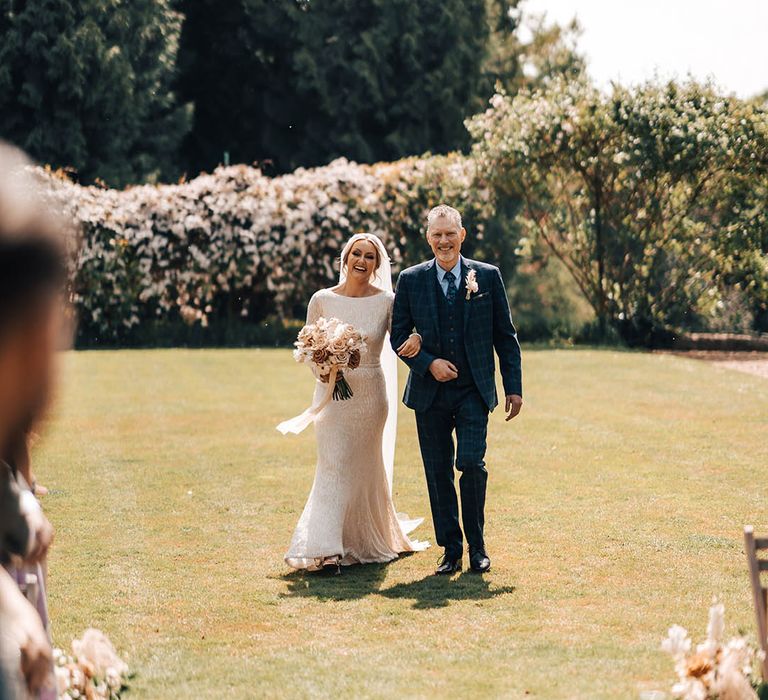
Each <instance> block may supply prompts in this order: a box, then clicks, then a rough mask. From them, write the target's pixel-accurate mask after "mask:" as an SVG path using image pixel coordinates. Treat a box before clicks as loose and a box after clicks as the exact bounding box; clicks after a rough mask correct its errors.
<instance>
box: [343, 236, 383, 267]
mask: <svg viewBox="0 0 768 700" xmlns="http://www.w3.org/2000/svg"><path fill="white" fill-rule="evenodd" d="M360 241H369V242H370V243H371V244H373V249H374V250H375V251H376V267H375V268H374V269H373V275H375V274H376V271H377V270H378V269H379V268H380V267H381V252H380V251H379V245H380V244H381V242H380V241H379V239H378V238H377V237H376V236H374V235H373V234H372V233H356V234H355V235H354V236H352V238H350V239H349V240H348V241H347V244H346V245H345V246H344V249H343V250H342V251H341V269H342V270H344V269H345V268H346V267H347V263H348V262H349V256H350V255H351V254H352V248H354V247H355V243H358V242H360ZM373 275H371V276H373Z"/></svg>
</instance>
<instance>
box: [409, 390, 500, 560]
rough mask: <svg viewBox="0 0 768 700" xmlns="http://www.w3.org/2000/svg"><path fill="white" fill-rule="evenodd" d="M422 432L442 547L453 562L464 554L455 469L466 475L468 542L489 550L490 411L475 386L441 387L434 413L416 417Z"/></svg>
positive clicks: (463, 482)
mask: <svg viewBox="0 0 768 700" xmlns="http://www.w3.org/2000/svg"><path fill="white" fill-rule="evenodd" d="M416 427H417V429H418V433H419V446H420V447H421V457H422V460H423V462H424V471H425V474H426V477H427V489H428V491H429V502H430V506H431V508H432V522H433V523H434V526H435V536H436V538H437V544H438V545H440V546H441V547H444V548H445V552H446V554H447V555H448V556H451V557H459V556H461V554H462V552H463V549H464V545H463V538H462V532H461V527H460V526H459V506H458V501H457V498H456V488H455V486H454V483H453V469H454V464H455V466H456V469H457V470H458V471H459V472H461V477H460V479H459V490H460V493H461V514H462V521H463V525H464V534H465V535H466V538H467V543H468V544H469V547H470V550H474V549H484V548H485V544H484V540H483V527H484V525H485V490H486V483H487V481H488V472H487V471H486V469H485V449H486V436H487V433H488V406H487V405H486V403H485V401H484V400H483V398H482V396H481V395H480V393H479V392H478V390H477V388H476V387H475V386H474V385H471V386H468V387H460V386H456V385H455V384H454V383H453V382H448V383H445V384H441V385H440V386H439V387H438V390H437V396H436V397H435V400H434V402H433V403H432V406H431V408H430V409H429V410H427V411H417V412H416ZM454 430H455V432H456V446H455V449H454V440H453V432H454Z"/></svg>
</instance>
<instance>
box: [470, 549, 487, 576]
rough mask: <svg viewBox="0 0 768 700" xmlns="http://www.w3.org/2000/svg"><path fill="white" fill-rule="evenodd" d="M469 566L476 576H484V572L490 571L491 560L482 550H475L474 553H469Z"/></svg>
mask: <svg viewBox="0 0 768 700" xmlns="http://www.w3.org/2000/svg"><path fill="white" fill-rule="evenodd" d="M469 566H470V567H471V568H472V571H475V572H477V573H478V574H484V573H485V572H486V571H490V568H491V560H490V559H489V558H488V555H487V554H486V553H485V550H483V549H477V550H475V551H474V552H470V553H469Z"/></svg>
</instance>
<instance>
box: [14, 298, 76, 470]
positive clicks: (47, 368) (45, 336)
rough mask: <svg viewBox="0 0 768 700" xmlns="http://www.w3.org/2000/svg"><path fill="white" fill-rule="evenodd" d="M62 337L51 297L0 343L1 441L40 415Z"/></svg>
mask: <svg viewBox="0 0 768 700" xmlns="http://www.w3.org/2000/svg"><path fill="white" fill-rule="evenodd" d="M62 337H63V315H62V310H61V306H60V304H59V303H58V299H54V298H51V300H50V301H48V302H46V303H44V304H43V305H41V307H40V308H39V309H38V310H36V311H35V312H34V313H33V314H32V315H31V316H30V317H29V318H28V319H24V320H23V321H21V322H19V323H17V324H16V325H14V327H13V328H11V329H9V330H8V332H7V333H6V335H5V337H4V338H3V339H2V341H0V402H2V404H3V407H2V421H3V425H2V426H0V428H1V429H2V435H1V436H0V438H2V439H3V440H4V441H7V440H8V439H10V438H11V437H12V436H14V435H18V432H19V431H23V430H27V429H29V428H30V427H31V425H33V424H34V423H35V422H36V421H38V420H39V419H40V418H41V417H42V416H43V414H44V412H45V409H46V408H47V405H48V401H49V398H50V395H51V390H52V388H53V386H54V384H55V379H56V374H57V371H56V369H57V363H56V350H57V349H58V348H59V347H60V346H61V340H62ZM0 457H2V455H0Z"/></svg>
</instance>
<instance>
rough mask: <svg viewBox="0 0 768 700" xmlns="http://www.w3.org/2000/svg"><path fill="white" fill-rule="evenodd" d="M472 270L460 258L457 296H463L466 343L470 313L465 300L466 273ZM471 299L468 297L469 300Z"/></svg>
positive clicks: (467, 263)
mask: <svg viewBox="0 0 768 700" xmlns="http://www.w3.org/2000/svg"><path fill="white" fill-rule="evenodd" d="M472 269H474V268H473V267H472V265H471V264H470V262H469V261H468V260H467V259H466V258H465V257H464V256H462V257H461V286H460V287H459V294H464V295H465V299H464V338H465V342H466V337H467V328H468V327H469V317H470V315H471V313H472V304H471V303H470V302H469V300H468V299H466V294H467V273H468V272H469V271H470V270H472ZM471 298H472V297H470V299H471Z"/></svg>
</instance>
